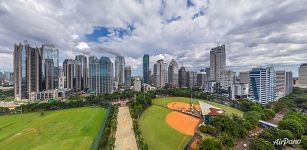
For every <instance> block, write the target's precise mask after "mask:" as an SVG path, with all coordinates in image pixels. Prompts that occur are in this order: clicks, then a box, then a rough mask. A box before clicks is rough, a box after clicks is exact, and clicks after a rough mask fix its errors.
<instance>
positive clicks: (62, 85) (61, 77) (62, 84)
mask: <svg viewBox="0 0 307 150" xmlns="http://www.w3.org/2000/svg"><path fill="white" fill-rule="evenodd" d="M65 81H66V77H65V75H64V71H63V68H60V67H59V90H64V89H65Z"/></svg>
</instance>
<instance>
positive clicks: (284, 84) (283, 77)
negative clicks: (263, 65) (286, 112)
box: [276, 71, 293, 97]
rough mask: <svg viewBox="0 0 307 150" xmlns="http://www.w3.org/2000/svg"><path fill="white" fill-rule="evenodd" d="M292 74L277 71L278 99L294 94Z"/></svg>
mask: <svg viewBox="0 0 307 150" xmlns="http://www.w3.org/2000/svg"><path fill="white" fill-rule="evenodd" d="M292 90H293V76H292V72H291V71H290V72H287V71H276V92H277V96H278V97H284V96H287V95H289V94H291V93H292Z"/></svg>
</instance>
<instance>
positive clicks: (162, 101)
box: [152, 97, 243, 117]
mask: <svg viewBox="0 0 307 150" xmlns="http://www.w3.org/2000/svg"><path fill="white" fill-rule="evenodd" d="M198 101H203V102H205V103H208V104H210V105H213V106H215V107H219V108H221V109H223V110H224V111H225V112H226V114H229V115H231V114H236V115H238V116H241V117H243V112H242V111H240V110H238V109H235V108H232V107H229V106H226V105H223V104H219V103H216V102H212V101H207V100H200V99H194V98H193V99H192V103H193V104H197V105H198ZM170 102H185V103H189V102H190V98H186V97H166V99H165V98H164V97H163V98H157V99H154V100H152V103H153V104H156V105H161V106H167V104H168V103H170Z"/></svg>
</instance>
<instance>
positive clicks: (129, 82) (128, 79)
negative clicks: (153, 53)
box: [125, 66, 131, 89]
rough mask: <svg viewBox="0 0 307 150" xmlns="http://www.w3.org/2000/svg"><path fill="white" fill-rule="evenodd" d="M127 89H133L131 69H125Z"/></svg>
mask: <svg viewBox="0 0 307 150" xmlns="http://www.w3.org/2000/svg"><path fill="white" fill-rule="evenodd" d="M125 88H126V89H130V88H131V67H130V66H128V67H125Z"/></svg>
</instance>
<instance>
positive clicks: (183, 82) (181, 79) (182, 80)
mask: <svg viewBox="0 0 307 150" xmlns="http://www.w3.org/2000/svg"><path fill="white" fill-rule="evenodd" d="M178 74H179V76H178V77H179V79H178V80H179V87H180V88H185V87H187V79H186V77H187V75H186V71H185V68H184V67H183V66H182V67H181V68H180V69H179V71H178Z"/></svg>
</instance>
